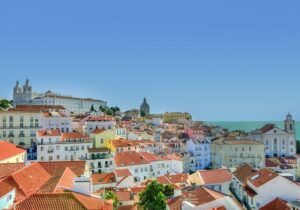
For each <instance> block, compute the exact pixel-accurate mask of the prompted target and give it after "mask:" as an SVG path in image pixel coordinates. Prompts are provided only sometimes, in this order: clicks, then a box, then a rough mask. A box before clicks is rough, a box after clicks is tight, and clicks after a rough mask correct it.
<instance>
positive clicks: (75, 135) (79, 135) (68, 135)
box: [60, 132, 88, 141]
mask: <svg viewBox="0 0 300 210" xmlns="http://www.w3.org/2000/svg"><path fill="white" fill-rule="evenodd" d="M68 139H85V140H88V137H87V136H86V135H84V134H83V133H80V132H70V133H62V134H61V136H60V140H61V141H66V140H68Z"/></svg>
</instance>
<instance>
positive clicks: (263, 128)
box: [260, 123, 275, 133]
mask: <svg viewBox="0 0 300 210" xmlns="http://www.w3.org/2000/svg"><path fill="white" fill-rule="evenodd" d="M273 128H275V124H271V123H269V124H266V125H264V126H263V127H261V128H260V131H261V132H262V133H266V132H268V131H270V130H272V129H273Z"/></svg>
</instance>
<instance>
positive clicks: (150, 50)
mask: <svg viewBox="0 0 300 210" xmlns="http://www.w3.org/2000/svg"><path fill="white" fill-rule="evenodd" d="M299 7H300V2H299V1H298V0H290V1H276V0H275V1H274V0H273V1H271V0H266V1H259V0H256V1H240V0H236V1H231V0H228V1H199V0H191V1H177V0H164V1H154V0H151V1H150V0H147V1H146V0H145V1H144V0H136V1H133V0H128V1H124V0H119V1H76V0H75V1H74V0H72V1H68V0H64V1H55V0H54V1H47V2H46V1H31V0H27V1H1V2H0V72H1V77H0V97H6V98H11V97H12V87H13V85H14V84H15V81H16V80H17V79H18V80H20V82H21V83H23V82H24V81H25V79H26V77H28V78H29V79H30V81H31V84H32V85H33V89H34V90H35V91H38V92H39V91H46V90H48V89H51V90H53V91H56V92H60V93H64V94H68V95H74V96H86V97H94V98H99V99H104V100H107V101H108V103H109V105H118V106H120V107H121V108H122V109H127V108H134V107H138V106H139V105H140V103H141V102H142V98H143V97H144V96H145V97H147V98H148V100H149V103H150V105H151V111H152V112H154V113H160V112H164V111H188V112H190V113H192V114H193V116H194V118H195V119H198V120H281V119H282V118H283V117H284V116H285V114H286V112H288V111H290V112H292V113H293V114H294V117H295V118H296V119H300V108H299V107H300V94H299V89H300V83H299V78H300V59H299V57H300V38H299V37H300V13H299Z"/></svg>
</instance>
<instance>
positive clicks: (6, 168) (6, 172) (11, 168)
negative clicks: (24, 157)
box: [0, 163, 25, 178]
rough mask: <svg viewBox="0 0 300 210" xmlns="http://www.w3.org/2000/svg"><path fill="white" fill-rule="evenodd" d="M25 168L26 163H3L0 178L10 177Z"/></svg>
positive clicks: (0, 168) (0, 165)
mask: <svg viewBox="0 0 300 210" xmlns="http://www.w3.org/2000/svg"><path fill="white" fill-rule="evenodd" d="M24 167H25V163H1V164H0V178H1V177H6V176H10V175H12V174H13V173H15V172H17V171H19V170H21V169H22V168H24Z"/></svg>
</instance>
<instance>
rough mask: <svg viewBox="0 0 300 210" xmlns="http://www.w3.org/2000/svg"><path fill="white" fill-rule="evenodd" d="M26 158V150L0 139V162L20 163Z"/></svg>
mask: <svg viewBox="0 0 300 210" xmlns="http://www.w3.org/2000/svg"><path fill="white" fill-rule="evenodd" d="M25 160H26V150H25V149H22V148H19V147H17V146H16V145H14V144H11V143H8V142H6V141H0V164H1V163H22V162H24V161H25Z"/></svg>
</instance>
